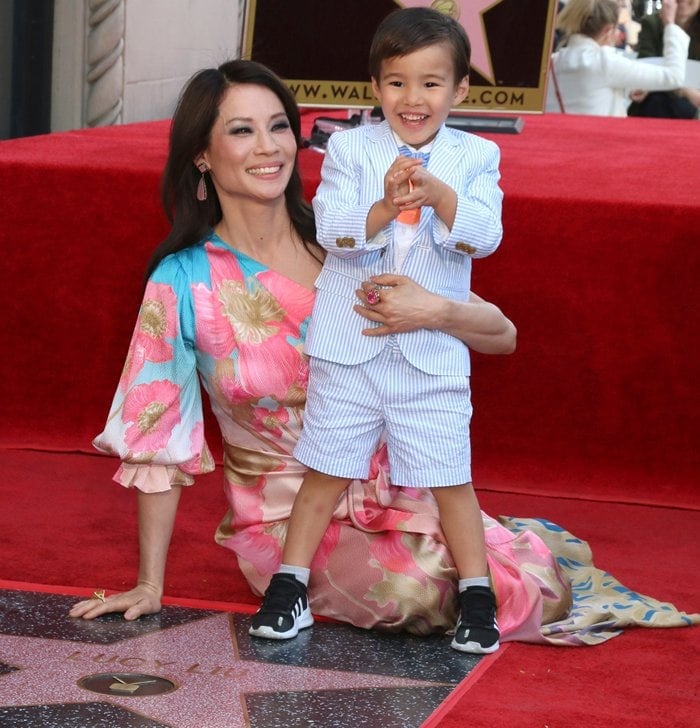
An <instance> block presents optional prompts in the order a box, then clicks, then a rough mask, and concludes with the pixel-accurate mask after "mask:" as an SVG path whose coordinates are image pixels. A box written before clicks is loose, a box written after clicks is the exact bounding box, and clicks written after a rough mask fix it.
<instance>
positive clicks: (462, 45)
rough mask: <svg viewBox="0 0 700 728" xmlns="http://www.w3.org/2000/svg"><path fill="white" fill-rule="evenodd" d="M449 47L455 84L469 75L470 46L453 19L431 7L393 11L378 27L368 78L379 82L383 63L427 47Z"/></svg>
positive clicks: (370, 56) (462, 31)
mask: <svg viewBox="0 0 700 728" xmlns="http://www.w3.org/2000/svg"><path fill="white" fill-rule="evenodd" d="M437 43H444V44H445V45H447V46H449V48H450V52H451V55H452V65H453V67H454V72H455V82H456V83H458V82H459V81H461V80H462V79H463V78H465V77H467V76H469V60H470V58H471V44H470V43H469V38H468V37H467V32H466V31H465V30H464V28H463V27H462V25H460V23H458V22H457V21H456V20H455V19H454V18H452V17H450V16H449V15H446V14H445V13H441V12H439V11H438V10H434V9H432V8H403V9H399V10H394V11H392V12H391V13H389V15H387V16H386V17H385V18H384V19H383V20H382V22H381V23H379V25H378V26H377V30H376V31H375V33H374V38H373V39H372V45H371V46H370V49H369V75H370V76H371V77H372V78H375V79H376V80H379V77H380V73H381V69H382V61H385V60H386V59H387V58H396V57H397V56H406V55H408V54H409V53H413V52H414V51H417V50H420V49H421V48H425V47H426V46H431V45H435V44H437Z"/></svg>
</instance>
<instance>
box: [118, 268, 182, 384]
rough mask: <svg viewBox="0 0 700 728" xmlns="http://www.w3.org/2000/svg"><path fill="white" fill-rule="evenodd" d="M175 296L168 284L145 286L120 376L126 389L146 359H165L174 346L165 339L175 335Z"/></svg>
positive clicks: (158, 360)
mask: <svg viewBox="0 0 700 728" xmlns="http://www.w3.org/2000/svg"><path fill="white" fill-rule="evenodd" d="M176 306H177V298H176V296H175V293H174V291H173V289H172V288H171V287H170V286H167V285H164V284H162V283H153V282H149V283H148V285H147V286H146V293H145V294H144V299H143V303H142V304H141V310H140V311H139V317H138V321H137V322H136V328H135V329H134V334H133V336H132V339H131V346H130V347H129V353H128V355H127V358H126V362H125V364H124V368H123V370H122V375H121V378H120V380H119V388H120V390H121V391H122V392H125V391H126V390H127V389H128V388H129V387H130V386H131V385H132V384H133V383H134V381H136V377H138V375H139V373H140V372H141V370H142V369H143V366H144V364H145V363H146V361H154V362H162V361H168V359H170V358H171V357H172V355H173V347H172V345H171V344H170V343H169V342H168V341H167V339H173V338H174V337H175V336H176V335H177V312H176Z"/></svg>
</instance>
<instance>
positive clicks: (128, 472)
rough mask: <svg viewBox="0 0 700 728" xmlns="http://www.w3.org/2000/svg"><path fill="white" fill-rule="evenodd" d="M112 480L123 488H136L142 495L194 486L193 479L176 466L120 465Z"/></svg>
mask: <svg viewBox="0 0 700 728" xmlns="http://www.w3.org/2000/svg"><path fill="white" fill-rule="evenodd" d="M114 480H115V481H116V482H117V483H119V484H120V485H123V486H124V487H125V488H138V489H139V490H140V491H142V492H143V493H163V492H165V491H167V490H170V489H171V488H172V486H173V485H194V478H193V477H192V476H191V475H187V473H183V472H182V470H180V468H178V467H177V465H135V464H132V463H122V464H121V466H120V467H119V470H117V472H116V473H115V475H114Z"/></svg>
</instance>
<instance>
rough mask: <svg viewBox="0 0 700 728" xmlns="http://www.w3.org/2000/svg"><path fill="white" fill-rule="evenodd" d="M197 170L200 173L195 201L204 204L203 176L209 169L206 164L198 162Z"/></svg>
mask: <svg viewBox="0 0 700 728" xmlns="http://www.w3.org/2000/svg"><path fill="white" fill-rule="evenodd" d="M197 169H198V170H199V171H200V172H201V173H202V176H201V177H200V178H199V182H198V184H197V199H198V200H199V201H200V202H204V200H206V199H207V181H206V179H204V175H205V174H206V173H207V172H208V171H209V167H208V166H207V163H206V162H200V163H199V164H198V165H197Z"/></svg>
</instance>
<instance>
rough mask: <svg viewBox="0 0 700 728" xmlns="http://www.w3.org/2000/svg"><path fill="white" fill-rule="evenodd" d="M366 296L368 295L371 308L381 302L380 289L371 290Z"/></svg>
mask: <svg viewBox="0 0 700 728" xmlns="http://www.w3.org/2000/svg"><path fill="white" fill-rule="evenodd" d="M366 295H367V303H369V305H370V306H375V305H376V304H378V303H379V301H380V300H381V299H380V298H379V289H378V288H370V289H369V291H367V294H366Z"/></svg>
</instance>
